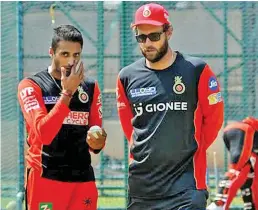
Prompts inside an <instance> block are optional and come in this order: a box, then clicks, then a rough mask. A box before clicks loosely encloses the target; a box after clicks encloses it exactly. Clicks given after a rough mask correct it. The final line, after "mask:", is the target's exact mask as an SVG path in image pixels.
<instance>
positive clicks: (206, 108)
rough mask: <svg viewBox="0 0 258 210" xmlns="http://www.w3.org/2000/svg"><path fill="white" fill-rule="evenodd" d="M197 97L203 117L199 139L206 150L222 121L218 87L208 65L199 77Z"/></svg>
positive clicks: (221, 103)
mask: <svg viewBox="0 0 258 210" xmlns="http://www.w3.org/2000/svg"><path fill="white" fill-rule="evenodd" d="M198 96H199V102H200V107H201V112H202V116H203V119H202V127H201V135H202V136H201V139H202V142H203V141H204V142H205V144H206V149H207V148H208V147H209V146H210V145H211V144H212V143H213V141H214V140H215V139H216V137H217V135H218V132H219V130H220V129H221V126H222V124H223V120H224V114H223V113H224V103H223V100H222V93H221V91H220V85H219V82H218V80H217V78H216V76H215V75H214V73H213V72H212V70H211V69H210V67H209V66H208V65H206V66H205V68H204V70H203V72H202V74H201V76H200V80H199V86H198Z"/></svg>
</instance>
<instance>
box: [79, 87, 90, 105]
mask: <svg viewBox="0 0 258 210" xmlns="http://www.w3.org/2000/svg"><path fill="white" fill-rule="evenodd" d="M77 90H78V91H79V94H78V98H79V100H80V101H81V102H82V103H84V104H85V103H87V102H88V101H89V96H88V94H87V93H86V92H85V91H84V90H83V88H82V87H81V86H79V87H78V88H77Z"/></svg>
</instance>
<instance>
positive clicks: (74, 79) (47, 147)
mask: <svg viewBox="0 0 258 210" xmlns="http://www.w3.org/2000/svg"><path fill="white" fill-rule="evenodd" d="M82 47H83V38H82V35H81V33H80V31H79V30H78V29H76V28H75V27H73V26H71V25H61V26H59V27H57V28H55V29H54V34H53V37H52V45H51V48H50V51H49V54H50V56H51V58H52V63H51V65H50V66H49V67H48V68H46V69H45V70H43V71H41V72H39V73H37V74H36V75H34V76H32V77H29V78H25V79H23V80H22V81H21V82H20V83H19V86H18V100H19V103H20V106H21V109H22V112H23V115H24V118H25V121H26V128H27V132H28V138H27V143H28V145H29V148H28V153H27V156H26V162H27V182H26V184H25V187H26V208H27V209H29V210H37V209H40V210H41V209H56V210H63V209H66V210H74V209H80V210H84V209H87V210H88V209H90V210H96V209H97V198H98V192H97V188H96V184H95V177H94V171H93V168H92V166H91V155H90V152H89V151H92V152H94V153H98V152H100V151H101V150H102V149H103V147H104V145H105V141H106V133H105V131H104V129H102V132H97V136H96V137H94V135H93V134H92V133H90V132H89V128H90V127H91V126H93V125H98V126H100V127H101V126H102V112H101V94H100V90H99V87H98V83H97V82H96V81H94V80H92V79H90V78H88V77H87V78H86V79H84V67H83V64H80V62H79V60H80V57H81V52H82ZM78 63H79V64H78Z"/></svg>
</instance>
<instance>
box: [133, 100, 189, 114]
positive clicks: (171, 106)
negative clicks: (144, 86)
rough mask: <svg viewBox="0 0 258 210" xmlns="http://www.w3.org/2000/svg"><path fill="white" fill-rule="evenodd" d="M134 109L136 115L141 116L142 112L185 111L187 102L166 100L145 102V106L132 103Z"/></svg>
mask: <svg viewBox="0 0 258 210" xmlns="http://www.w3.org/2000/svg"><path fill="white" fill-rule="evenodd" d="M133 107H134V111H135V112H136V116H141V115H142V114H143V112H149V113H150V112H163V111H168V110H171V111H187V102H167V103H158V104H147V105H146V106H145V107H143V106H142V103H139V104H138V105H136V104H134V105H133Z"/></svg>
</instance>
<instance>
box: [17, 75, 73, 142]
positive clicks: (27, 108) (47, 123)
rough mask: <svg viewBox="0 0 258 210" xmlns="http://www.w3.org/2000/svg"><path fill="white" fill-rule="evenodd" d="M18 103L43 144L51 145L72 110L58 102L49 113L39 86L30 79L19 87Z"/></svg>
mask: <svg viewBox="0 0 258 210" xmlns="http://www.w3.org/2000/svg"><path fill="white" fill-rule="evenodd" d="M18 101H19V103H20V106H21V110H22V113H23V116H24V119H25V121H26V123H27V127H28V128H29V129H30V131H32V132H33V133H34V134H35V135H37V136H38V138H39V139H41V141H42V144H44V145H49V144H51V142H52V140H53V139H54V137H55V136H56V135H57V133H58V132H59V130H60V128H61V127H62V124H63V121H64V119H65V117H67V116H68V113H69V112H70V109H69V108H68V107H67V105H65V104H63V103H62V102H61V101H58V102H57V103H56V105H55V106H54V107H53V109H52V110H51V111H50V112H49V113H47V109H46V107H45V104H44V101H43V98H42V92H41V89H40V87H39V86H38V85H36V84H35V83H34V82H33V81H31V80H29V79H24V80H22V81H21V82H20V84H19V86H18Z"/></svg>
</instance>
